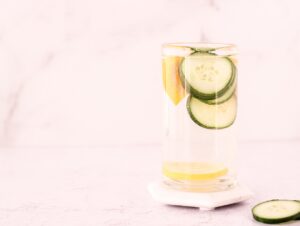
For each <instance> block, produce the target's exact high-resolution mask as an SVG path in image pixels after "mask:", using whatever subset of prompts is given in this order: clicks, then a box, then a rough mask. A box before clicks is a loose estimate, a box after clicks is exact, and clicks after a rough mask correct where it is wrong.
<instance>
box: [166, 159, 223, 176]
mask: <svg viewBox="0 0 300 226" xmlns="http://www.w3.org/2000/svg"><path fill="white" fill-rule="evenodd" d="M162 170H163V174H164V175H165V176H166V177H169V178H171V179H174V180H212V179H216V178H218V177H221V176H224V175H226V174H227V172H228V169H227V168H226V167H225V166H224V165H223V164H220V163H207V162H165V163H163V169H162Z"/></svg>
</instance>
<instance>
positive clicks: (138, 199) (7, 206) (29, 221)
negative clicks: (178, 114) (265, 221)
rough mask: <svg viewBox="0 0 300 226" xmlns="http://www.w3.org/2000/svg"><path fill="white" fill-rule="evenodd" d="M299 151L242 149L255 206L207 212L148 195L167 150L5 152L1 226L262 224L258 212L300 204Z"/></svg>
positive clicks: (271, 146)
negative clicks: (286, 201) (265, 203)
mask: <svg viewBox="0 0 300 226" xmlns="http://www.w3.org/2000/svg"><path fill="white" fill-rule="evenodd" d="M299 148H300V142H296V141H293V142H272V143H263V142H261V143H245V144H242V145H240V151H239V152H240V159H241V161H240V181H241V182H242V183H243V184H246V185H248V186H249V188H250V189H251V190H252V191H254V192H255V197H254V199H252V200H250V201H248V202H245V203H241V204H238V205H233V206H228V207H223V208H219V209H216V210H215V211H212V212H201V213H200V212H199V211H198V209H196V208H182V207H171V206H164V205H161V204H159V203H156V202H155V201H154V200H152V198H151V197H150V195H149V194H148V192H147V190H146V185H147V184H148V182H149V181H153V180H157V179H158V178H159V173H160V172H159V171H160V169H159V168H160V151H161V150H160V147H159V146H148V147H147V146H134V147H133V146H132V147H119V148H97V149H96V148H95V149H88V148H82V149H80V148H77V149H75V148H73V149H71V148H69V149H63V148H61V149H47V148H44V149H38V148H37V149H21V148H20V149H0V178H1V186H0V225H5V226H19V225H30V226H41V225H43V226H60V225H61V226H66V225H72V226H77V225H78V226H82V225H84V226H96V225H97V226H99V225H101V226H102V225H103V226H117V225H120V226H140V225H143V226H147V225H149V226H150V225H151V226H152V225H158V226H182V225H184V226H200V225H208V226H219V225H224V226H229V225H230V226H238V225H241V224H242V225H243V226H252V225H260V224H259V223H256V222H254V221H253V220H252V217H251V213H250V209H251V206H252V205H254V204H255V203H257V202H259V201H262V200H265V199H272V198H292V199H296V198H297V199H299V198H300V197H299V196H300V193H299V188H300V183H299V178H300V165H299V157H300V152H299ZM299 224H300V223H299V222H294V223H293V224H291V225H299Z"/></svg>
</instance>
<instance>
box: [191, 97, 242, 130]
mask: <svg viewBox="0 0 300 226" xmlns="http://www.w3.org/2000/svg"><path fill="white" fill-rule="evenodd" d="M231 98H232V99H234V100H235V101H236V97H235V96H232V97H231ZM193 99H194V100H193ZM195 100H196V101H199V103H201V104H202V105H203V108H202V109H204V108H214V107H213V106H212V105H210V104H207V103H206V102H204V101H203V100H201V99H198V98H197V97H194V96H192V95H190V96H189V97H188V99H187V103H186V108H187V110H188V113H189V115H190V118H191V119H192V121H194V122H195V123H196V124H197V125H199V126H201V127H203V128H206V129H225V128H228V127H230V126H231V125H232V124H233V123H234V121H235V118H236V106H228V107H231V108H234V109H233V110H234V113H233V114H234V115H231V117H230V120H229V121H227V123H225V124H224V123H223V124H222V125H220V124H214V125H212V124H211V123H208V122H207V121H206V120H205V117H206V116H205V114H203V115H202V116H200V117H199V116H198V117H197V116H196V115H195V113H194V111H195V109H193V106H192V105H193V104H192V101H195ZM228 101H229V100H228ZM217 114H218V113H217Z"/></svg>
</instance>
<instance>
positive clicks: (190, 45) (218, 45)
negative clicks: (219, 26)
mask: <svg viewBox="0 0 300 226" xmlns="http://www.w3.org/2000/svg"><path fill="white" fill-rule="evenodd" d="M162 47H163V48H172V47H181V48H182V47H186V48H209V49H210V48H214V49H221V48H237V46H236V45H235V44H232V43H219V42H216V43H214V42H170V43H163V44H162Z"/></svg>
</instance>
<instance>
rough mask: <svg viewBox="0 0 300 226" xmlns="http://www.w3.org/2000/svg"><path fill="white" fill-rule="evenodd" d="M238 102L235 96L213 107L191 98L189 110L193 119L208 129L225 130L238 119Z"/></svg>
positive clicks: (188, 104) (188, 101) (188, 105)
mask: <svg viewBox="0 0 300 226" xmlns="http://www.w3.org/2000/svg"><path fill="white" fill-rule="evenodd" d="M236 105H237V100H236V97H235V95H233V96H232V97H231V98H230V99H229V100H227V101H226V102H224V103H222V104H216V105H211V104H207V103H205V102H204V101H202V100H200V99H198V98H196V97H194V96H189V98H188V100H187V109H188V112H189V115H190V117H191V119H192V120H193V121H194V122H195V123H197V124H198V125H199V126H202V127H204V128H207V129H223V128H227V127H229V126H230V125H232V124H233V122H234V120H235V118H236V109H237V107H236Z"/></svg>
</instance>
